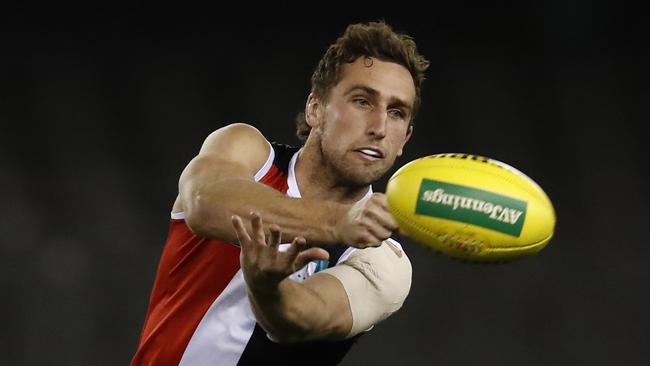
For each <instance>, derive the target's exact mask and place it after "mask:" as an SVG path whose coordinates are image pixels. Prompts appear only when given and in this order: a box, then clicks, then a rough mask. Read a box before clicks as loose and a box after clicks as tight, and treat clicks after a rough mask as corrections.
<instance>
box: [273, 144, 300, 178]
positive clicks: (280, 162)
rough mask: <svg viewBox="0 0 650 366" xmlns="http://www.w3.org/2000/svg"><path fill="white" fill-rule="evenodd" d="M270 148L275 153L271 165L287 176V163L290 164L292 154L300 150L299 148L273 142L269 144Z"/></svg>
mask: <svg viewBox="0 0 650 366" xmlns="http://www.w3.org/2000/svg"><path fill="white" fill-rule="evenodd" d="M271 147H272V148H273V150H274V151H275V158H274V159H273V165H275V166H276V167H277V168H278V169H280V170H281V171H282V172H283V173H284V174H289V162H291V158H292V157H293V154H295V153H296V151H298V150H300V147H296V146H291V145H287V144H281V143H279V142H275V141H272V142H271Z"/></svg>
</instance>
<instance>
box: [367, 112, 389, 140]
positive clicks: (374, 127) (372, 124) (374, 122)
mask: <svg viewBox="0 0 650 366" xmlns="http://www.w3.org/2000/svg"><path fill="white" fill-rule="evenodd" d="M387 120H388V113H386V111H381V110H375V111H373V113H371V114H370V118H369V120H368V128H367V132H368V134H369V135H371V136H374V137H375V138H384V137H386V123H387Z"/></svg>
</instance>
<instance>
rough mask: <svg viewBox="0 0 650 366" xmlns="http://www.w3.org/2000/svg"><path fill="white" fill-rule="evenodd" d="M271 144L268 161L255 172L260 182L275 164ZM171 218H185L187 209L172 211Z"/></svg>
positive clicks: (256, 179) (257, 180) (256, 178)
mask: <svg viewBox="0 0 650 366" xmlns="http://www.w3.org/2000/svg"><path fill="white" fill-rule="evenodd" d="M266 143H267V144H268V145H269V149H270V151H269V157H268V158H266V162H265V163H264V165H262V167H261V168H260V170H258V171H257V173H255V181H256V182H259V181H260V179H262V178H264V176H265V175H266V173H268V172H269V170H271V166H273V159H275V150H274V149H273V145H271V144H270V143H269V142H268V141H267V142H266ZM170 216H171V219H172V220H185V211H179V212H171V213H170Z"/></svg>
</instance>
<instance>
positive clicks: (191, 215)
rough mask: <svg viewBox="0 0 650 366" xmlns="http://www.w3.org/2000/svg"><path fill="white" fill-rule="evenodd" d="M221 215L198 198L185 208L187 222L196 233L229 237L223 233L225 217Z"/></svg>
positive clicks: (219, 237) (218, 237)
mask: <svg viewBox="0 0 650 366" xmlns="http://www.w3.org/2000/svg"><path fill="white" fill-rule="evenodd" d="M220 216H221V215H219V214H218V212H217V211H216V210H215V208H214V207H210V205H208V204H207V203H206V202H201V200H200V199H196V200H195V202H193V204H192V205H190V207H189V208H188V209H186V210H185V224H186V225H187V227H188V228H189V229H190V230H191V231H192V233H194V234H195V235H198V236H205V237H209V238H212V239H229V238H227V237H226V235H224V234H225V233H223V230H222V227H223V226H224V223H223V220H224V219H223V217H220Z"/></svg>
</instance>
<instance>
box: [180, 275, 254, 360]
mask: <svg viewBox="0 0 650 366" xmlns="http://www.w3.org/2000/svg"><path fill="white" fill-rule="evenodd" d="M253 329H255V316H254V315H253V311H252V309H251V307H250V303H249V302H248V295H247V292H246V283H245V282H244V276H243V274H242V271H241V270H239V271H238V272H237V274H235V276H234V277H233V279H232V280H231V281H230V283H229V284H228V286H226V288H225V289H224V290H223V292H222V293H221V295H219V297H217V299H216V300H215V302H214V303H212V305H211V306H210V308H209V309H208V311H207V313H205V315H204V316H203V319H201V322H200V323H199V326H198V327H197V328H196V330H195V331H194V334H193V335H192V339H190V342H189V344H188V345H187V348H186V349H185V352H183V357H182V358H181V362H180V363H179V365H187V366H208V365H210V366H213V365H221V366H235V365H237V362H239V358H240V357H241V355H242V353H243V352H244V348H245V347H246V344H247V343H248V340H249V339H250V337H251V334H253Z"/></svg>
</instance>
